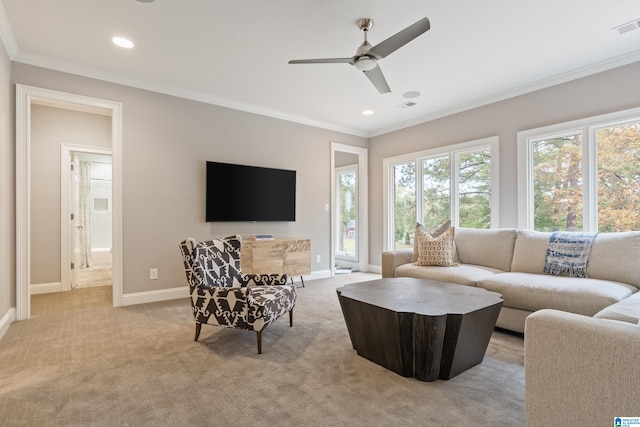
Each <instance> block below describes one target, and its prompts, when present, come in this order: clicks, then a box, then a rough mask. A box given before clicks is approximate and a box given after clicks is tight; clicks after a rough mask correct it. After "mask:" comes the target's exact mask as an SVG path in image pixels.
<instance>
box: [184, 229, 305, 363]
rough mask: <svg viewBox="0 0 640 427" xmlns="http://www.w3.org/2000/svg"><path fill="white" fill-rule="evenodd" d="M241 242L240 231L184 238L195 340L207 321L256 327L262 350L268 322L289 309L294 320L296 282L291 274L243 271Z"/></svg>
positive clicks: (291, 320)
mask: <svg viewBox="0 0 640 427" xmlns="http://www.w3.org/2000/svg"><path fill="white" fill-rule="evenodd" d="M241 245H242V238H241V237H240V236H230V237H226V238H223V239H218V240H210V241H205V242H199V241H196V240H195V239H192V238H189V239H186V240H185V241H183V242H182V243H180V250H181V252H182V258H183V260H184V268H185V273H186V275H187V282H188V283H189V293H190V295H191V307H192V309H193V317H194V320H195V322H196V336H195V340H196V341H197V340H198V336H199V335H200V327H201V325H202V324H208V325H216V326H224V327H228V328H238V329H244V330H249V331H255V332H256V333H257V339H258V353H261V352H262V335H261V332H262V330H263V329H264V328H266V327H267V326H268V325H270V324H271V323H273V322H274V321H275V320H276V319H278V318H279V317H280V316H282V315H283V314H285V313H287V312H288V313H289V324H290V325H291V326H292V325H293V307H294V306H295V303H296V288H295V285H293V284H288V283H287V275H286V274H262V275H260V274H242V271H241V269H240V247H241Z"/></svg>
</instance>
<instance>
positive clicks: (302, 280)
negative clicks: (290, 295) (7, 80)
mask: <svg viewBox="0 0 640 427" xmlns="http://www.w3.org/2000/svg"><path fill="white" fill-rule="evenodd" d="M300 281H301V282H302V287H303V288H304V278H303V277H302V276H300Z"/></svg>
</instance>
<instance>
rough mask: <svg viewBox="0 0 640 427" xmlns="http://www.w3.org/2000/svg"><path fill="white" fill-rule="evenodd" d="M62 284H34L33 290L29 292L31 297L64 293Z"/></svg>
mask: <svg viewBox="0 0 640 427" xmlns="http://www.w3.org/2000/svg"><path fill="white" fill-rule="evenodd" d="M62 291H63V289H62V283H61V282H51V283H32V284H31V289H30V290H29V292H30V293H31V295H39V294H52V293H54V292H62Z"/></svg>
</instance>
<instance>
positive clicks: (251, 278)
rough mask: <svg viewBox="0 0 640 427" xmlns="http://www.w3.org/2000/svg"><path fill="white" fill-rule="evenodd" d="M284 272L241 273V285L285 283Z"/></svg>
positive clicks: (286, 278) (276, 284) (287, 278)
mask: <svg viewBox="0 0 640 427" xmlns="http://www.w3.org/2000/svg"><path fill="white" fill-rule="evenodd" d="M287 280H289V276H287V275H286V274H243V275H242V286H278V285H286V284H287Z"/></svg>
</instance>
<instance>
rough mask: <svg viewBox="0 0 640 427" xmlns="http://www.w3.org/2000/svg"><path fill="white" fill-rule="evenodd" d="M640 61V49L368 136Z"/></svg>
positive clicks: (382, 129) (371, 134)
mask: <svg viewBox="0 0 640 427" xmlns="http://www.w3.org/2000/svg"><path fill="white" fill-rule="evenodd" d="M638 61H640V49H639V50H635V51H633V52H630V53H628V54H625V55H621V56H618V57H615V58H612V59H609V60H606V61H601V62H598V63H596V64H592V65H588V66H586V67H581V68H576V69H574V70H571V71H567V72H565V73H561V74H557V75H554V76H551V77H549V78H546V79H542V80H538V81H536V82H533V83H529V84H526V85H522V86H518V87H516V88H514V89H510V90H506V91H503V92H500V93H497V94H494V95H490V96H486V97H484V98H478V99H475V100H472V101H469V102H465V103H463V104H458V105H454V106H453V107H450V108H445V109H442V110H438V111H435V112H433V113H431V114H427V115H424V116H420V117H417V118H415V119H412V120H408V121H405V122H401V123H398V124H396V125H393V126H387V127H384V128H380V129H377V130H375V131H372V132H370V133H369V134H368V137H369V138H373V137H375V136H380V135H384V134H387V133H390V132H394V131H397V130H401V129H406V128H408V127H412V126H416V125H419V124H422V123H427V122H430V121H433V120H436V119H440V118H443V117H447V116H451V115H453V114H458V113H462V112H464V111H468V110H472V109H474V108H478V107H483V106H485V105H489V104H493V103H496V102H499V101H504V100H506V99H510V98H515V97H516V96H520V95H526V94H527V93H531V92H535V91H537V90H541V89H546V88H549V87H551V86H556V85H559V84H562V83H567V82H570V81H572V80H577V79H579V78H582V77H587V76H591V75H594V74H598V73H601V72H604V71H608V70H612V69H614V68H618V67H622V66H624V65H629V64H633V63H634V62H638Z"/></svg>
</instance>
